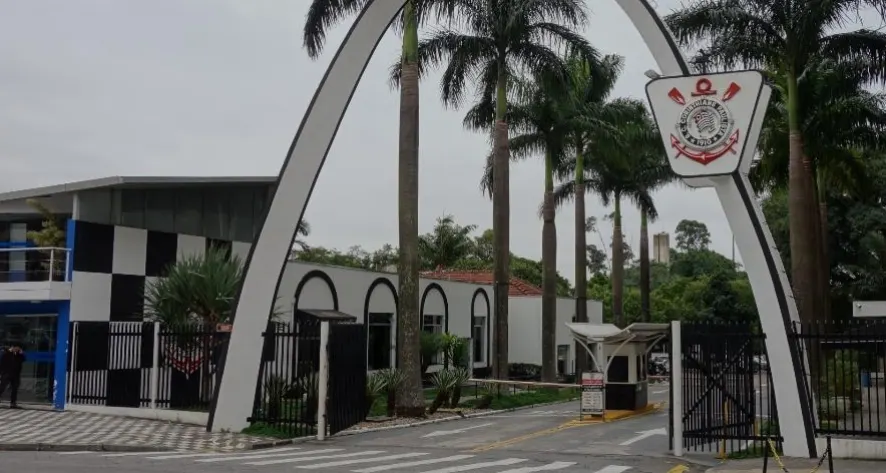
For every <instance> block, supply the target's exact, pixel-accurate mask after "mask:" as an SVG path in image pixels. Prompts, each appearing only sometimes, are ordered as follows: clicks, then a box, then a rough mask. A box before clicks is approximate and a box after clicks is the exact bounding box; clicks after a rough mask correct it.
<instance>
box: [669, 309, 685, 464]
mask: <svg viewBox="0 0 886 473" xmlns="http://www.w3.org/2000/svg"><path fill="white" fill-rule="evenodd" d="M671 432H673V437H674V446H673V450H674V456H675V457H682V456H683V342H682V337H681V333H680V321H679V320H673V321H671Z"/></svg>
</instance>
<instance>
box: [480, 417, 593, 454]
mask: <svg viewBox="0 0 886 473" xmlns="http://www.w3.org/2000/svg"><path fill="white" fill-rule="evenodd" d="M581 425H582V424H578V423H575V422H572V421H570V422H566V423H564V424H560V425H558V426H556V427H552V428H549V429H544V430H539V431H537V432H532V433H529V434H525V435H521V436H519V437H514V438H510V439H506V440H501V441H498V442H493V443H490V444H487V445H481V446H479V447H477V448H474V449H473V450H471V451H472V452H485V451H487V450H493V449H496V448H501V447H508V446H510V445H514V444H517V443H520V442H523V441H526V440H531V439H534V438H537V437H543V436H545V435H549V434H554V433H557V432H560V431H561V430H566V429H571V428H573V427H580V426H581Z"/></svg>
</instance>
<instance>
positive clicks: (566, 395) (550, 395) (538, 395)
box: [461, 388, 579, 410]
mask: <svg viewBox="0 0 886 473" xmlns="http://www.w3.org/2000/svg"><path fill="white" fill-rule="evenodd" d="M578 397H579V391H578V389H571V388H570V389H558V388H552V389H538V390H535V391H523V392H519V393H516V394H505V393H502V395H501V396H497V397H493V398H492V404H490V405H489V408H490V409H493V410H501V409H515V408H517V407H525V406H533V405H536V404H550V403H552V402H560V401H569V400H572V399H576V398H578ZM479 402H480V400H479V399H470V400H467V401H465V402H463V403H461V405H462V406H464V407H474V406H476V405H477V404H478V403H479Z"/></svg>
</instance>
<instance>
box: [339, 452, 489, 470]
mask: <svg viewBox="0 0 886 473" xmlns="http://www.w3.org/2000/svg"><path fill="white" fill-rule="evenodd" d="M468 458H474V455H452V456H451V457H443V458H431V459H430V460H419V461H414V462H405V463H394V464H393V465H382V466H373V467H372V468H363V469H362V470H353V472H354V473H376V472H378V471H387V470H393V469H395V468H411V467H413V466H422V465H433V464H434V463H443V462H454V461H459V460H467V459H468Z"/></svg>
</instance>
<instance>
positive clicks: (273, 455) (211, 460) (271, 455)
mask: <svg viewBox="0 0 886 473" xmlns="http://www.w3.org/2000/svg"><path fill="white" fill-rule="evenodd" d="M341 450H342V449H340V448H327V449H324V450H311V451H307V452H287V453H269V454H264V455H239V456H236V457H222V458H206V459H203V460H195V461H197V462H200V463H215V462H229V461H233V460H255V459H256V458H276V457H294V456H298V455H313V454H315V453H329V452H340V451H341Z"/></svg>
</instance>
